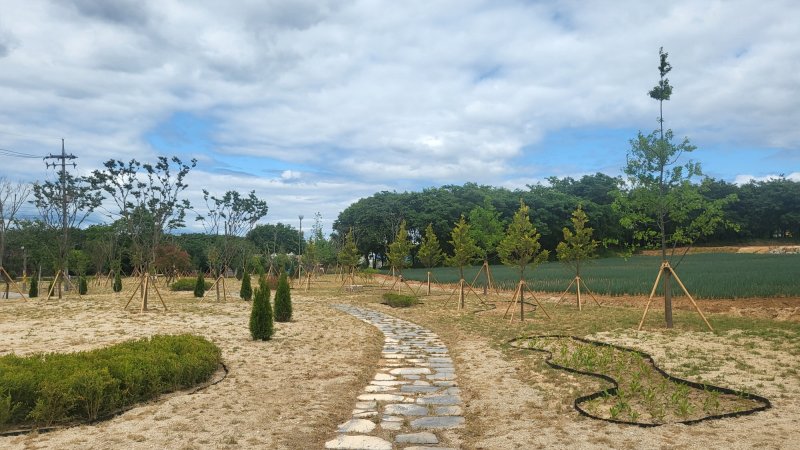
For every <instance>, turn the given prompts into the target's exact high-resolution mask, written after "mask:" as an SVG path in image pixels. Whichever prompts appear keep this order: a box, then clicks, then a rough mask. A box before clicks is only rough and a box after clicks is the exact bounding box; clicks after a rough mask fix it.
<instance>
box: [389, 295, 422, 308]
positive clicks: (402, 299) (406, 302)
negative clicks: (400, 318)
mask: <svg viewBox="0 0 800 450" xmlns="http://www.w3.org/2000/svg"><path fill="white" fill-rule="evenodd" d="M383 299H384V300H386V304H388V305H389V306H391V307H392V308H408V307H409V306H414V305H416V304H417V303H418V302H417V298H416V297H414V296H413V295H403V294H398V293H395V292H386V293H384V294H383Z"/></svg>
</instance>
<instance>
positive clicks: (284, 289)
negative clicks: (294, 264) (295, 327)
mask: <svg viewBox="0 0 800 450" xmlns="http://www.w3.org/2000/svg"><path fill="white" fill-rule="evenodd" d="M291 320H292V293H291V291H290V290H289V279H288V277H287V276H286V272H281V277H280V278H279V279H278V289H277V290H276V291H275V321H276V322H289V321H291Z"/></svg>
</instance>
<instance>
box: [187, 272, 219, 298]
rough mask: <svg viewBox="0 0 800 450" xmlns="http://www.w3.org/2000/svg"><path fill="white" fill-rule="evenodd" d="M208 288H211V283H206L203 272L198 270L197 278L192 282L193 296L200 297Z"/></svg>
mask: <svg viewBox="0 0 800 450" xmlns="http://www.w3.org/2000/svg"><path fill="white" fill-rule="evenodd" d="M179 281H180V280H179ZM209 289H211V285H210V284H209V285H206V282H205V280H204V279H203V273H202V272H200V271H198V272H197V280H195V283H194V296H195V297H197V298H202V297H203V296H204V295H206V291H207V290H209Z"/></svg>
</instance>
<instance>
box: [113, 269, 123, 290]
mask: <svg viewBox="0 0 800 450" xmlns="http://www.w3.org/2000/svg"><path fill="white" fill-rule="evenodd" d="M119 272H120V271H119V270H115V271H114V283H113V284H112V285H111V289H112V290H113V291H114V292H120V291H122V276H121V275H120V274H119Z"/></svg>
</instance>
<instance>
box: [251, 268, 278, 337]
mask: <svg viewBox="0 0 800 450" xmlns="http://www.w3.org/2000/svg"><path fill="white" fill-rule="evenodd" d="M269 294H270V292H269V286H268V285H267V283H266V280H264V282H262V283H260V286H259V287H258V288H256V290H255V293H254V296H253V309H252V310H251V311H250V336H251V337H252V338H253V340H254V341H268V340H270V339H272V334H273V323H272V305H271V304H270V300H269Z"/></svg>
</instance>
